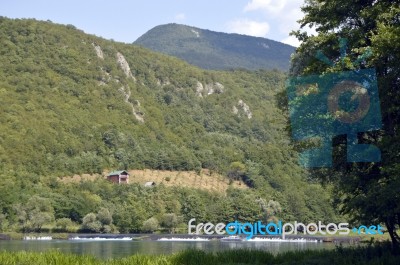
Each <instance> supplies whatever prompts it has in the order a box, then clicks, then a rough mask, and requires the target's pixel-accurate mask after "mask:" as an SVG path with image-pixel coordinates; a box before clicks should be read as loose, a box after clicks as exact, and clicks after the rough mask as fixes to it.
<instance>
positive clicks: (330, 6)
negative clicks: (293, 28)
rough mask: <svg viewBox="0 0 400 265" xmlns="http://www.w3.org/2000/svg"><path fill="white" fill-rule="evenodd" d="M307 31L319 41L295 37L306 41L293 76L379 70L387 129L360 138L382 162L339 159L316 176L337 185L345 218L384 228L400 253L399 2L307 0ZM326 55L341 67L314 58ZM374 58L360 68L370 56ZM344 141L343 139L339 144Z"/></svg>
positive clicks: (339, 151) (339, 152)
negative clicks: (342, 41)
mask: <svg viewBox="0 0 400 265" xmlns="http://www.w3.org/2000/svg"><path fill="white" fill-rule="evenodd" d="M303 11H304V13H305V17H304V18H303V19H302V21H301V23H302V24H303V26H306V25H312V26H315V28H316V29H317V32H318V33H319V34H318V35H317V36H308V35H307V34H306V33H305V32H301V31H298V32H295V33H294V34H295V35H296V36H297V37H298V38H299V39H300V40H302V41H303V43H302V45H301V46H300V47H299V49H298V50H297V54H296V55H295V56H294V60H293V66H292V70H291V72H292V74H294V75H300V74H310V73H331V72H338V71H346V70H354V69H360V68H361V69H364V68H375V69H376V74H377V77H378V87H379V96H380V100H381V104H380V106H381V112H382V121H383V128H382V130H381V131H375V132H366V133H363V134H362V135H359V137H358V138H359V141H361V142H362V143H372V144H375V145H377V146H378V147H379V148H380V150H381V153H382V161H381V162H380V163H359V164H355V163H354V164H349V163H346V162H344V161H343V159H337V161H336V164H335V167H334V168H333V169H332V170H319V171H314V172H312V173H313V175H314V177H317V178H319V179H322V180H324V181H326V182H331V183H334V184H335V191H334V194H336V195H337V196H336V197H337V198H336V202H337V203H338V205H339V208H340V209H341V210H342V212H343V213H346V214H348V215H350V216H351V217H352V218H353V219H354V220H356V221H358V222H363V223H365V222H368V223H371V222H376V223H384V224H385V226H386V227H387V229H388V232H389V234H390V236H391V239H392V243H393V246H394V247H395V248H397V249H398V250H399V251H400V237H399V235H398V234H397V233H396V230H397V229H398V228H399V227H400V185H399V184H400V175H399V172H400V171H399V168H400V166H399V159H398V154H399V150H400V145H399V139H400V138H399V124H400V116H399V110H400V109H399V105H400V93H399V89H398V88H399V85H400V68H399V63H398V62H399V61H400V42H399V36H400V35H399V33H400V20H399V11H400V9H399V3H398V1H388V0H387V1H372V0H369V1H344V0H335V1H329V2H328V1H321V0H313V1H307V2H306V5H305V6H304V7H303ZM339 37H344V38H347V40H348V44H349V50H348V51H347V54H346V56H345V58H343V59H341V58H340V48H339V45H338V43H339V42H338V38H339ZM317 50H321V51H322V52H323V53H324V54H325V55H326V56H327V57H328V58H329V59H330V60H332V61H333V62H335V65H333V66H331V67H330V66H328V65H326V64H323V63H322V62H319V61H317V60H316V59H315V58H313V55H314V54H316V52H317ZM368 50H369V51H372V53H371V54H370V55H371V56H370V57H369V58H364V59H365V60H364V61H362V62H359V64H356V63H355V62H357V58H359V56H361V55H362V54H363V53H364V52H366V51H368ZM338 142H340V140H338ZM345 148H346V146H345V144H344V143H343V142H341V143H338V144H337V147H336V151H335V157H337V158H340V157H343V150H345Z"/></svg>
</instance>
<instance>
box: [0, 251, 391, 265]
mask: <svg viewBox="0 0 400 265" xmlns="http://www.w3.org/2000/svg"><path fill="white" fill-rule="evenodd" d="M0 263H1V264H31V265H41V264H60V265H70V264H71V265H72V264H85V265H92V264H93V265H94V264H103V265H120V264H121V265H122V264H140V265H142V264H143V265H150V264H151V265H180V264H186V265H197V264H198V265H200V264H201V265H211V264H212V265H215V264H217V265H220V264H221V265H222V264H252V265H253V264H277V265H279V264H281V265H289V264H296V265H297V264H298V265H305V264H319V265H350V264H351V265H378V264H385V265H395V264H398V263H399V256H394V255H392V254H391V253H390V251H389V249H388V248H387V247H382V246H374V247H358V248H342V247H338V248H336V249H334V250H302V251H296V252H286V253H282V254H278V255H273V254H272V253H270V252H267V251H262V250H251V249H233V250H226V251H223V252H216V253H207V252H204V251H201V250H195V249H191V250H185V251H182V252H179V253H176V254H173V255H170V256H164V255H151V256H148V255H139V254H136V255H133V256H130V257H126V258H122V259H109V260H99V259H96V258H94V257H91V256H78V255H73V254H64V253H60V252H55V251H53V252H45V253H33V252H1V253H0Z"/></svg>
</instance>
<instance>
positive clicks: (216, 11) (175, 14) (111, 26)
mask: <svg viewBox="0 0 400 265" xmlns="http://www.w3.org/2000/svg"><path fill="white" fill-rule="evenodd" d="M303 2H304V0H197V1H195V0H144V1H143V0H132V1H128V0H113V1H104V0H97V1H95V0H80V1H78V0H69V1H65V0H59V1H55V0H31V1H29V0H2V1H1V3H0V15H1V16H6V17H9V18H35V19H38V20H48V19H49V20H51V21H53V22H55V23H61V24H72V25H75V26H76V27H77V28H79V29H82V30H84V31H85V32H86V33H90V34H95V35H97V36H101V37H104V38H107V39H114V40H116V41H121V42H127V43H132V42H133V41H135V40H136V39H137V38H138V37H140V36H141V35H142V34H144V33H145V32H146V31H148V30H150V29H151V28H153V27H155V26H157V25H160V24H166V23H180V24H186V25H190V26H194V27H199V28H204V29H209V30H214V31H221V32H229V33H240V34H246V35H252V36H259V37H266V38H269V39H273V40H277V41H282V42H285V43H288V44H291V45H295V46H297V45H298V42H297V41H296V40H295V39H294V38H293V37H289V33H290V31H291V30H293V29H298V27H299V26H298V24H297V23H296V20H298V19H300V18H301V17H302V13H301V10H300V6H301V5H302V4H303Z"/></svg>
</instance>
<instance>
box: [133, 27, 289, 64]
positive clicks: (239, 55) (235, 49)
mask: <svg viewBox="0 0 400 265" xmlns="http://www.w3.org/2000/svg"><path fill="white" fill-rule="evenodd" d="M134 43H135V44H138V45H141V46H143V47H146V48H149V49H151V50H154V51H158V52H162V53H165V54H169V55H172V56H176V57H178V58H181V59H183V60H185V61H187V62H188V63H190V64H193V65H196V66H198V67H201V68H204V69H214V70H221V69H238V68H244V69H249V70H257V69H270V70H272V69H278V70H281V71H287V70H288V69H289V65H290V56H291V54H292V53H293V52H294V49H295V48H294V47H292V46H289V45H287V44H283V43H280V42H277V41H273V40H269V39H265V38H258V37H251V36H246V35H239V34H227V33H221V32H214V31H210V30H204V29H199V28H195V27H190V26H185V25H179V24H167V25H161V26H157V27H155V28H153V29H151V30H149V31H148V32H147V33H145V34H144V35H142V36H141V37H139V38H138V39H137V40H136V41H135V42H134Z"/></svg>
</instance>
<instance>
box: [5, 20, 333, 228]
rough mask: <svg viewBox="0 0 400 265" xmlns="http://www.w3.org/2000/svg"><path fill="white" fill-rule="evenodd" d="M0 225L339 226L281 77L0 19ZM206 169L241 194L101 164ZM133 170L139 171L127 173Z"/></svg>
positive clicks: (67, 27) (40, 23)
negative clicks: (312, 170)
mask: <svg viewBox="0 0 400 265" xmlns="http://www.w3.org/2000/svg"><path fill="white" fill-rule="evenodd" d="M0 44H1V45H0V60H1V64H0V113H1V115H0V230H1V231H23V232H28V231H45V230H46V231H47V230H49V229H53V230H52V231H72V232H73V231H78V230H80V231H86V232H116V231H119V232H140V231H142V232H146V231H154V230H157V229H158V228H160V227H161V228H163V229H165V230H167V231H174V229H175V228H177V227H180V226H182V225H184V224H185V223H187V221H188V220H189V219H190V218H197V219H198V221H212V222H219V221H221V222H227V221H230V220H234V219H238V220H248V221H252V220H265V221H266V220H274V218H275V219H276V218H281V219H283V220H286V221H290V220H297V221H304V222H306V221H316V220H321V221H329V222H333V221H335V220H338V218H339V217H338V216H337V214H336V213H335V211H334V209H333V207H332V206H331V199H330V198H331V196H330V186H329V185H327V186H324V187H322V186H321V185H320V184H318V183H317V182H315V181H313V180H312V179H311V178H309V175H308V173H307V172H306V171H305V170H304V169H302V168H301V167H300V166H299V165H298V163H297V153H296V151H294V150H293V147H292V144H291V141H290V136H289V133H288V131H287V125H288V124H287V120H288V119H287V113H286V112H285V110H281V109H280V108H278V105H279V104H278V103H279V101H278V100H277V98H278V94H279V93H280V92H282V91H283V89H284V84H285V75H284V74H283V73H281V72H279V71H265V70H259V71H252V72H250V71H245V70H232V71H206V70H202V69H200V68H197V67H194V66H191V65H189V64H187V63H185V62H183V61H181V60H179V59H176V58H173V57H169V56H166V55H162V54H159V53H155V52H152V51H150V50H147V49H145V48H142V47H139V46H136V45H132V44H122V43H118V42H114V41H111V40H105V39H102V38H99V37H96V36H93V35H88V34H85V33H84V32H82V31H80V30H78V29H76V28H75V27H74V26H73V25H57V24H54V23H52V22H50V21H47V22H43V21H35V20H31V19H22V20H19V19H16V20H14V19H8V18H4V17H2V18H0ZM145 168H149V169H160V170H178V171H187V170H192V171H197V172H199V171H200V170H201V169H209V170H211V171H214V172H218V173H220V174H223V175H225V176H226V177H227V178H231V179H240V180H242V181H243V182H244V183H246V185H248V186H249V187H250V189H246V190H237V189H234V188H229V189H228V190H227V191H226V192H225V193H212V192H206V191H201V190H197V189H196V188H195V187H193V188H182V187H164V186H163V185H159V186H157V187H155V188H152V189H148V188H145V187H143V186H141V185H139V184H131V185H115V184H112V183H109V182H107V181H106V180H104V179H103V178H99V179H97V180H95V181H82V182H80V183H69V184H66V183H62V182H60V181H59V178H60V177H63V176H71V175H74V174H82V173H97V174H102V173H103V172H104V170H119V169H145ZM131 177H132V178H134V176H131Z"/></svg>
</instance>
